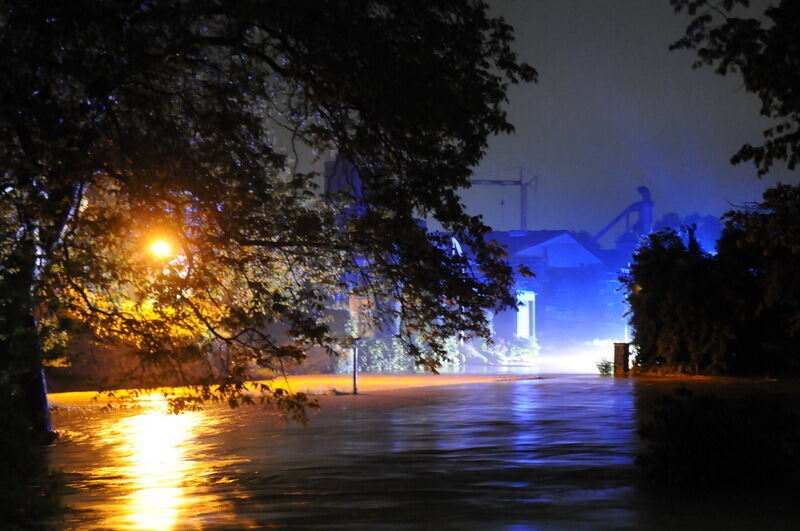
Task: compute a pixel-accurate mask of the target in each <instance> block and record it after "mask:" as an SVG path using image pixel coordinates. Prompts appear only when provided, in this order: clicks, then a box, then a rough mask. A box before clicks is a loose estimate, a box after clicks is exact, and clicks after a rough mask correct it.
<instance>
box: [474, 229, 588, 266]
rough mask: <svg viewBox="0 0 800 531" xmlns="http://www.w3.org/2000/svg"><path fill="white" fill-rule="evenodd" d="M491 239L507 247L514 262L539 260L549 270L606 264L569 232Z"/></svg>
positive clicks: (505, 235)
mask: <svg viewBox="0 0 800 531" xmlns="http://www.w3.org/2000/svg"><path fill="white" fill-rule="evenodd" d="M487 239H494V240H495V241H497V243H499V244H501V245H505V246H506V252H507V253H508V255H509V258H511V259H512V260H513V259H515V258H516V259H530V258H539V259H542V260H544V261H545V263H546V264H547V265H548V266H549V267H563V268H569V267H582V266H589V265H597V264H602V263H603V262H602V260H600V259H599V258H598V257H597V256H596V255H595V254H594V253H593V252H592V251H590V250H589V249H587V248H586V247H585V246H584V245H583V244H581V243H580V242H579V241H578V240H576V239H575V238H574V237H573V236H572V235H571V234H570V233H569V232H567V231H565V230H537V231H509V232H505V231H503V232H492V233H490V234H489V235H488V236H487Z"/></svg>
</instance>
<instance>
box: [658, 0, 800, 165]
mask: <svg viewBox="0 0 800 531" xmlns="http://www.w3.org/2000/svg"><path fill="white" fill-rule="evenodd" d="M670 1H671V2H672V5H673V6H674V8H675V10H676V11H682V10H686V11H687V12H688V13H689V15H692V16H694V17H695V18H694V19H693V20H692V22H691V23H690V24H689V26H688V27H687V29H686V35H685V36H684V37H683V38H681V39H680V40H678V41H677V42H675V43H674V44H673V45H672V48H673V49H690V50H695V51H696V52H697V56H698V60H697V62H696V63H695V65H694V66H695V67H700V66H703V65H708V66H713V67H714V69H715V71H716V72H717V73H718V74H720V75H727V74H729V73H733V74H739V75H741V78H742V81H743V82H744V88H745V89H746V90H747V91H749V92H752V93H754V94H755V95H757V96H758V97H759V99H760V100H761V114H762V115H764V116H766V117H767V118H770V119H772V120H774V121H775V122H776V125H774V126H773V127H770V128H769V129H767V130H766V131H764V143H763V144H762V145H760V146H753V145H750V144H745V145H744V146H742V147H741V148H740V149H739V151H738V152H737V153H736V154H735V155H734V156H733V157H732V159H731V162H732V163H734V164H738V163H739V162H744V161H752V162H753V164H755V166H756V168H757V169H758V175H759V176H763V175H764V174H766V173H767V172H769V170H770V168H771V167H772V165H773V164H774V163H775V162H776V161H784V162H785V163H786V164H787V166H788V167H789V169H794V168H795V167H796V165H797V163H798V161H800V96H799V95H798V89H797V87H798V86H800V53H798V50H800V31H798V29H797V28H798V27H800V4H798V2H796V1H795V0H780V1H779V2H777V3H776V4H771V5H768V7H766V9H764V12H763V15H762V14H760V13H759V14H758V15H759V17H758V18H753V17H752V16H748V15H750V13H749V12H747V11H745V10H744V7H747V6H748V5H749V2H748V0H721V1H709V0H670ZM739 14H741V15H742V16H736V15H739Z"/></svg>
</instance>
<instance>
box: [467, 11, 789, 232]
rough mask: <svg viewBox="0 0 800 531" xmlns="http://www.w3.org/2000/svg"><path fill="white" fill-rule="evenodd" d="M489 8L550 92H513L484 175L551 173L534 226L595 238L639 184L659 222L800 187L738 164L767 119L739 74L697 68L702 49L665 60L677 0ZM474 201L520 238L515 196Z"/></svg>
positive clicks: (513, 191) (488, 190) (497, 193)
mask: <svg viewBox="0 0 800 531" xmlns="http://www.w3.org/2000/svg"><path fill="white" fill-rule="evenodd" d="M492 5H493V9H494V12H495V14H497V15H501V16H503V17H505V18H506V20H508V21H509V22H511V23H512V25H513V26H514V27H515V30H516V35H517V43H516V44H517V45H516V49H517V51H518V53H519V55H520V57H521V59H523V60H524V61H526V62H528V63H529V64H531V65H532V66H534V67H535V68H536V69H537V70H538V71H539V83H538V84H536V85H525V86H522V87H514V88H513V89H512V91H511V93H510V100H511V101H510V105H509V107H508V109H509V115H510V119H511V121H512V123H514V125H515V126H516V134H514V135H511V136H508V135H506V136H502V137H498V138H495V139H493V140H492V141H491V143H490V146H489V150H488V152H487V155H486V157H485V159H484V160H483V162H482V163H481V164H480V166H479V167H478V168H476V172H475V173H476V177H483V178H490V177H495V178H506V179H510V178H515V176H516V175H517V174H518V173H515V172H513V171H512V172H505V173H504V172H499V173H498V172H496V171H497V170H502V169H504V168H511V167H517V168H518V167H519V166H520V165H524V166H526V167H528V168H530V169H531V170H533V171H534V172H535V173H536V174H538V175H539V176H540V184H539V193H538V197H536V198H533V197H532V198H531V199H530V203H529V205H530V206H529V223H528V224H529V228H536V229H538V228H552V229H572V230H577V229H584V230H588V231H589V232H591V233H593V234H594V233H596V232H597V231H599V229H600V228H602V227H603V225H605V224H606V223H607V222H608V221H610V220H611V219H612V218H613V217H614V216H615V215H616V214H618V213H619V212H620V211H621V210H622V209H623V208H625V207H626V206H627V205H628V204H629V203H631V202H633V201H636V200H638V199H639V195H638V194H637V192H636V186H638V185H640V184H644V185H646V186H649V187H650V189H651V192H652V194H653V200H654V201H655V205H656V219H658V218H660V217H661V216H662V215H663V214H665V213H667V212H677V213H679V214H681V215H682V216H685V215H688V214H691V213H693V212H699V213H701V214H713V215H719V214H721V213H723V212H724V211H726V210H728V209H729V208H730V205H731V204H741V203H742V202H744V201H751V200H756V199H758V198H759V197H760V195H761V192H762V191H763V189H764V188H766V187H767V186H769V185H771V184H774V183H775V182H776V181H778V180H780V181H782V182H796V181H797V176H796V174H795V173H792V172H788V171H787V170H785V169H784V168H782V167H781V168H777V169H776V170H775V171H773V175H772V176H770V177H768V178H765V179H763V180H758V179H757V177H756V176H755V169H754V168H753V166H752V165H739V166H735V167H734V166H731V165H730V163H729V157H730V155H732V154H733V153H734V152H735V151H736V150H737V149H738V147H739V146H740V145H741V144H742V143H743V142H746V141H752V142H757V141H759V138H760V132H761V130H762V129H764V128H765V126H766V125H767V124H768V122H766V121H765V120H764V119H763V118H762V117H760V116H759V114H758V100H757V99H756V98H755V96H753V95H752V94H748V93H746V92H745V91H744V90H743V89H742V88H740V85H741V82H740V80H739V79H738V78H736V77H728V78H722V77H720V76H718V75H716V74H714V73H713V71H712V70H711V69H708V68H706V69H700V70H692V68H691V64H692V62H693V60H694V55H693V54H692V53H691V52H686V51H675V52H670V51H669V50H668V46H669V44H670V43H671V42H673V41H675V40H676V39H677V38H679V37H680V36H681V35H682V34H683V30H684V28H685V26H686V24H687V22H688V20H689V19H688V17H687V16H686V15H685V14H681V15H675V14H674V13H673V11H672V8H671V6H670V5H669V2H668V1H667V0H494V1H493V2H492ZM463 197H464V200H465V202H466V203H467V205H468V206H469V208H470V210H471V211H472V212H473V213H481V214H484V216H485V220H486V221H487V222H488V223H489V224H490V225H492V226H494V227H495V228H497V229H516V228H519V227H518V225H519V192H518V188H516V187H506V188H500V187H488V186H476V187H473V188H472V189H471V190H468V191H466V192H464V194H463ZM501 201H504V202H505V208H500V205H501ZM604 243H605V244H606V245H610V243H611V237H607V238H606V239H605V240H604Z"/></svg>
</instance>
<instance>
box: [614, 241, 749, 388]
mask: <svg viewBox="0 0 800 531" xmlns="http://www.w3.org/2000/svg"><path fill="white" fill-rule="evenodd" d="M633 258H634V260H633V263H632V264H631V267H630V271H629V273H628V274H627V275H626V276H624V277H623V278H622V281H623V283H624V284H625V286H626V289H627V301H628V303H629V305H630V322H631V325H632V327H633V341H634V343H635V344H636V345H637V346H638V348H639V352H638V354H637V358H636V364H637V365H638V367H639V368H640V369H644V370H668V371H675V372H690V373H700V372H719V371H722V370H724V369H726V368H727V366H726V361H727V360H726V354H727V352H728V350H729V348H728V347H729V343H730V341H731V340H732V338H733V325H734V323H732V322H731V320H730V316H729V315H728V314H727V312H728V307H727V306H725V305H723V304H720V300H721V299H724V298H725V297H726V293H725V291H724V288H725V286H723V285H721V284H720V283H719V282H718V278H719V276H718V274H719V271H718V267H717V264H716V261H715V260H714V259H713V258H712V257H711V256H710V255H709V254H707V253H706V252H704V251H703V250H702V248H701V247H700V245H699V244H698V242H697V239H696V238H695V234H694V229H693V228H691V227H689V228H688V229H687V230H686V233H685V238H681V235H680V234H678V233H676V232H675V231H673V230H670V229H665V230H664V231H662V232H656V233H653V234H650V235H648V237H647V241H646V242H645V243H644V245H642V247H641V248H640V249H639V250H637V252H636V253H635V254H634V257H633Z"/></svg>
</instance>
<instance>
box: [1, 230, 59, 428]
mask: <svg viewBox="0 0 800 531" xmlns="http://www.w3.org/2000/svg"><path fill="white" fill-rule="evenodd" d="M35 252H36V246H35V244H34V243H33V242H32V241H24V242H21V244H20V245H19V246H18V247H17V249H16V250H15V253H14V254H13V256H12V257H11V258H10V259H9V260H8V267H7V269H6V271H5V272H4V273H5V274H4V275H3V277H2V281H1V282H0V294H2V302H0V307H2V310H3V318H2V321H0V335H1V336H2V337H3V341H2V344H0V355H2V358H0V363H1V365H0V370H1V371H2V373H3V380H4V381H6V382H7V384H8V385H7V388H6V389H4V390H3V391H2V392H5V393H9V395H8V398H9V402H8V403H9V404H11V405H12V407H14V408H15V409H16V411H18V412H19V413H20V414H22V415H24V417H25V420H26V424H27V426H28V427H29V428H30V429H31V430H32V431H33V432H34V433H35V434H36V435H38V436H40V437H41V438H43V439H49V438H51V437H52V424H51V421H50V408H49V404H48V401H47V385H46V383H45V375H44V369H43V368H42V357H43V356H42V349H41V344H40V341H39V331H38V327H37V326H36V317H35V303H34V295H33V292H34V289H35V282H36V274H35V267H36V254H35Z"/></svg>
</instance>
